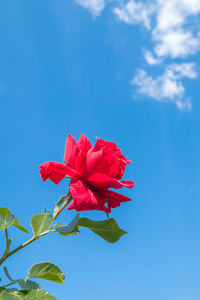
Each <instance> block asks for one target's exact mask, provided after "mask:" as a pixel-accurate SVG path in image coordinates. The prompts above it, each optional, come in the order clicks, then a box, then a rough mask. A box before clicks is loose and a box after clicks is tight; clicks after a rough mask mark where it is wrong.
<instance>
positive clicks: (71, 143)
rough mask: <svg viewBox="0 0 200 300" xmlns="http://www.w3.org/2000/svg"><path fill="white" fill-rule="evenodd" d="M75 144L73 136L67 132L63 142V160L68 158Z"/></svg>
mask: <svg viewBox="0 0 200 300" xmlns="http://www.w3.org/2000/svg"><path fill="white" fill-rule="evenodd" d="M75 145H76V141H75V140H74V138H73V136H72V135H71V134H69V135H68V138H67V140H66V143H65V153H64V158H63V161H64V162H67V161H68V160H69V158H70V156H71V155H72V152H73V149H74V146H75Z"/></svg>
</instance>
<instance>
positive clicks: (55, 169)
mask: <svg viewBox="0 0 200 300" xmlns="http://www.w3.org/2000/svg"><path fill="white" fill-rule="evenodd" d="M39 168H40V176H41V178H42V180H43V181H45V180H47V179H50V180H52V181H53V182H54V183H56V184H58V183H59V182H60V181H61V180H62V179H63V178H64V177H65V176H66V175H68V176H74V175H76V172H75V171H74V170H72V169H71V168H70V167H69V166H66V165H64V164H61V163H58V162H54V161H47V162H45V163H43V164H41V165H40V166H39Z"/></svg>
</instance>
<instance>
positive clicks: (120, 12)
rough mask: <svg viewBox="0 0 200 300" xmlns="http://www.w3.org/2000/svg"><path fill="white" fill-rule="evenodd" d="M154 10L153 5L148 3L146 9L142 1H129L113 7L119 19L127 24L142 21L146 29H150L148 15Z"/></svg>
mask: <svg viewBox="0 0 200 300" xmlns="http://www.w3.org/2000/svg"><path fill="white" fill-rule="evenodd" d="M153 11H154V6H153V5H149V6H148V9H147V7H146V5H145V4H144V3H142V2H135V1H129V2H128V3H127V4H125V5H121V7H116V8H114V13H115V14H116V15H117V17H118V18H119V20H120V21H124V22H126V23H128V24H137V23H143V24H144V26H145V27H146V28H147V29H150V27H151V26H150V16H151V14H152V13H153Z"/></svg>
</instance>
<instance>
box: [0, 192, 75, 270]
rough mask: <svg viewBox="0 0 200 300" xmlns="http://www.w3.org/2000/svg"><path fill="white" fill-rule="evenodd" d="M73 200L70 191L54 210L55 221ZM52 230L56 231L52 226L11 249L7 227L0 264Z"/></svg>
mask: <svg viewBox="0 0 200 300" xmlns="http://www.w3.org/2000/svg"><path fill="white" fill-rule="evenodd" d="M71 200H72V196H71V194H70V192H68V194H67V195H66V201H65V202H64V203H63V205H62V206H61V207H60V208H59V209H58V210H57V211H55V212H54V214H53V220H54V221H55V220H56V218H57V217H58V216H59V214H60V213H61V212H62V211H63V209H64V208H65V207H66V206H67V205H68V204H69V203H70V202H71ZM51 232H56V230H51V228H50V229H49V230H48V231H45V232H43V233H41V234H40V235H38V236H33V237H32V238H31V239H29V240H28V241H26V242H25V243H23V244H21V245H20V246H19V247H17V248H15V249H14V250H12V251H10V242H11V239H9V237H8V232H7V229H5V234H6V250H5V252H4V254H3V256H2V257H1V259H0V265H2V263H3V262H4V261H5V260H6V259H7V258H8V257H10V256H11V255H13V254H15V253H16V252H18V251H20V250H21V249H23V248H25V247H26V246H28V245H30V244H31V243H33V242H34V241H36V240H38V239H39V238H40V237H42V236H44V235H46V234H48V233H51Z"/></svg>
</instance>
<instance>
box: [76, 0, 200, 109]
mask: <svg viewBox="0 0 200 300" xmlns="http://www.w3.org/2000/svg"><path fill="white" fill-rule="evenodd" d="M75 1H76V2H77V3H79V4H81V5H82V6H84V7H85V8H87V9H89V10H90V11H91V13H92V15H93V16H94V17H96V16H98V15H100V14H101V12H102V10H103V9H104V8H105V5H106V4H107V3H110V2H112V5H113V6H114V8H113V13H114V15H115V16H116V17H117V19H118V20H119V21H121V22H125V23H127V24H129V25H135V24H138V25H142V26H143V27H144V28H146V30H147V32H149V38H150V41H151V45H152V46H151V47H150V48H149V49H145V50H144V49H143V50H142V54H143V56H144V60H145V62H146V63H147V65H148V72H151V69H149V67H153V68H154V69H155V68H156V65H160V66H159V68H161V67H163V74H161V75H160V76H157V77H152V75H151V73H150V75H148V73H147V71H146V70H141V69H140V70H138V71H137V73H136V75H135V77H134V78H133V80H132V84H133V85H135V86H136V87H137V88H138V91H139V92H140V93H141V94H144V95H145V96H149V97H150V98H153V99H155V100H159V101H163V102H166V101H167V99H168V100H169V101H171V102H174V103H175V104H176V105H177V107H178V108H180V109H183V108H187V109H188V108H189V107H191V100H189V98H187V96H186V93H185V87H184V85H183V81H182V79H183V78H189V79H193V78H195V77H197V73H196V72H195V71H194V68H195V64H194V63H192V62H188V60H189V59H190V57H191V56H192V55H195V54H196V53H197V52H199V51H200V22H199V15H200V0H145V1H142V0H139V1H136V0H75ZM145 42H146V41H145ZM145 42H144V47H145V48H146V43H145ZM166 61H167V63H166ZM178 62H179V63H178ZM183 68H185V69H184V70H183ZM150 84H151V87H149V85H150ZM169 101H168V102H169Z"/></svg>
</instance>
